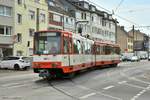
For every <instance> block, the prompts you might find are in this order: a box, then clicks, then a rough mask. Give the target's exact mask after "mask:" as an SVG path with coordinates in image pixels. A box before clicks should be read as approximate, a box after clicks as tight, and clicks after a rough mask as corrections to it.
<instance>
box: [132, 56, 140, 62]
mask: <svg viewBox="0 0 150 100" xmlns="http://www.w3.org/2000/svg"><path fill="white" fill-rule="evenodd" d="M131 61H140V58H139V57H138V56H132V57H131Z"/></svg>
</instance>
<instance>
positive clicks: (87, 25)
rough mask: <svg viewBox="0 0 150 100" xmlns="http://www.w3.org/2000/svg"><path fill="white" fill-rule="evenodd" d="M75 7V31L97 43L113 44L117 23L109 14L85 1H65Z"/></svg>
mask: <svg viewBox="0 0 150 100" xmlns="http://www.w3.org/2000/svg"><path fill="white" fill-rule="evenodd" d="M67 1H68V2H69V3H71V4H72V6H74V7H75V9H74V10H72V11H74V15H75V30H76V33H81V32H82V33H81V34H82V35H83V36H84V35H88V36H90V38H92V39H94V40H98V41H103V42H109V43H115V42H116V25H117V21H116V20H114V19H113V18H112V15H111V14H108V13H107V12H103V11H100V10H98V9H97V8H96V6H94V5H92V4H90V3H88V2H86V1H78V0H77V1H74V0H67Z"/></svg>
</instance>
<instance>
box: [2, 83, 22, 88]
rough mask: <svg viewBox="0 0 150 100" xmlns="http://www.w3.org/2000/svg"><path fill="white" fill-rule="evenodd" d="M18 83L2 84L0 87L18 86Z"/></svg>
mask: <svg viewBox="0 0 150 100" xmlns="http://www.w3.org/2000/svg"><path fill="white" fill-rule="evenodd" d="M19 84H20V83H9V84H4V85H2V86H3V87H9V86H12V85H19Z"/></svg>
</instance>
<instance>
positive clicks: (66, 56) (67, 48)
mask: <svg viewBox="0 0 150 100" xmlns="http://www.w3.org/2000/svg"><path fill="white" fill-rule="evenodd" d="M71 53H72V40H71V38H69V36H67V37H66V36H64V37H63V57H62V60H63V63H64V66H70V54H71Z"/></svg>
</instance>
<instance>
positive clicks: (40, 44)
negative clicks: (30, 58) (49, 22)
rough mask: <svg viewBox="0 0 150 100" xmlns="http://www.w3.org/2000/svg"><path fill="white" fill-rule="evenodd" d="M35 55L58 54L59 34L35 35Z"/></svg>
mask: <svg viewBox="0 0 150 100" xmlns="http://www.w3.org/2000/svg"><path fill="white" fill-rule="evenodd" d="M34 39H35V45H34V48H35V49H34V50H35V52H34V53H35V54H60V33H55V32H47V33H36V34H35V38H34Z"/></svg>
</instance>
